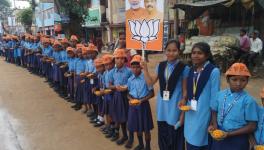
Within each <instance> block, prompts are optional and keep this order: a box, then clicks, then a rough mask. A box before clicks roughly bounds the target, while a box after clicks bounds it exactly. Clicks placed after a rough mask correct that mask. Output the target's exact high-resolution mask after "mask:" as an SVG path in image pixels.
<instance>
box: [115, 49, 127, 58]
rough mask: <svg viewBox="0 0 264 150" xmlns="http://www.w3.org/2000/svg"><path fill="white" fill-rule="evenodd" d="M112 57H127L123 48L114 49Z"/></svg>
mask: <svg viewBox="0 0 264 150" xmlns="http://www.w3.org/2000/svg"><path fill="white" fill-rule="evenodd" d="M114 57H115V58H116V57H125V58H126V57H127V55H126V51H125V49H120V48H117V49H115V51H114Z"/></svg>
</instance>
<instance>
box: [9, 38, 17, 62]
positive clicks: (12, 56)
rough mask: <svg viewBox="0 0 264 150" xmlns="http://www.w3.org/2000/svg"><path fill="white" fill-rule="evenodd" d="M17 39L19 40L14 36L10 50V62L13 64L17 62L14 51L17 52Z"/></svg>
mask: <svg viewBox="0 0 264 150" xmlns="http://www.w3.org/2000/svg"><path fill="white" fill-rule="evenodd" d="M16 39H17V36H15V35H13V36H12V40H11V47H10V49H9V62H11V63H14V62H15V59H14V51H15V48H16V43H17V42H16Z"/></svg>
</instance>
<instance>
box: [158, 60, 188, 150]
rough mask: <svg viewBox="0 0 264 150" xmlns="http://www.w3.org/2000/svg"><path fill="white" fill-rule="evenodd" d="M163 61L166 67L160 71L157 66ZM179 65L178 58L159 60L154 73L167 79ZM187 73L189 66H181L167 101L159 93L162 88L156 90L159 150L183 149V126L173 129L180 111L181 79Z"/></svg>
mask: <svg viewBox="0 0 264 150" xmlns="http://www.w3.org/2000/svg"><path fill="white" fill-rule="evenodd" d="M163 63H166V69H165V71H164V72H161V73H160V70H159V68H160V67H161V66H163ZM160 65H161V66H160ZM180 66H181V62H180V61H178V60H177V61H174V62H161V63H160V64H159V65H157V67H156V74H157V75H158V77H159V79H160V78H164V79H166V78H168V80H170V77H171V75H172V74H174V71H175V70H178V69H180ZM176 67H177V68H176ZM188 73H189V67H188V66H183V68H182V71H181V72H180V73H179V75H178V80H177V82H176V85H175V89H174V90H173V91H172V92H171V93H170V98H169V100H168V101H165V100H163V95H162V94H161V90H162V89H160V90H159V92H158V95H157V105H156V114H157V121H158V137H159V148H160V149H161V150H166V149H172V150H176V149H183V147H184V136H183V127H181V128H179V129H177V130H175V129H174V125H176V123H177V122H178V121H179V117H180V113H181V111H180V110H179V108H178V102H179V101H180V100H181V99H182V81H183V80H184V79H187V76H188ZM159 74H161V75H159ZM175 75H176V73H175ZM159 82H160V84H163V83H161V82H162V81H161V79H160V81H159ZM167 82H169V81H167ZM164 84H166V83H164ZM160 88H161V87H160Z"/></svg>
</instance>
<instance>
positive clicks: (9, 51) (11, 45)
mask: <svg viewBox="0 0 264 150" xmlns="http://www.w3.org/2000/svg"><path fill="white" fill-rule="evenodd" d="M13 52H14V41H13V37H11V38H10V39H9V41H8V42H7V62H9V63H10V62H12V54H13Z"/></svg>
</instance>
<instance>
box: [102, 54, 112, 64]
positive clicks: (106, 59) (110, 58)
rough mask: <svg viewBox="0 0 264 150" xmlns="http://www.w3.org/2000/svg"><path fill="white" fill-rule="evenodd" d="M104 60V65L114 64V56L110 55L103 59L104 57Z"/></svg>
mask: <svg viewBox="0 0 264 150" xmlns="http://www.w3.org/2000/svg"><path fill="white" fill-rule="evenodd" d="M102 59H103V63H104V64H108V63H111V62H113V59H114V58H113V55H110V54H105V55H104V56H103V57H102Z"/></svg>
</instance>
